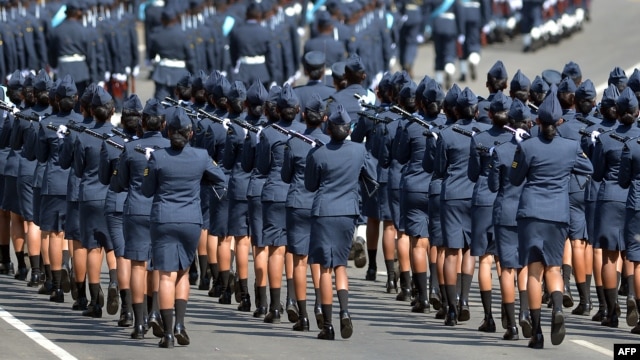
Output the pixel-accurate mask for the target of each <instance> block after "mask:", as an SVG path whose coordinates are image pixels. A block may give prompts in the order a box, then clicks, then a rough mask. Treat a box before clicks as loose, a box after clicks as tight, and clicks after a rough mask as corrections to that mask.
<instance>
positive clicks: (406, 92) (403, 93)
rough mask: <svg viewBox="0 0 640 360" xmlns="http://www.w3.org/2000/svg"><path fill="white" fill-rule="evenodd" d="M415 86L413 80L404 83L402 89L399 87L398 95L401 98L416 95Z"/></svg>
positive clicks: (416, 86)
mask: <svg viewBox="0 0 640 360" xmlns="http://www.w3.org/2000/svg"><path fill="white" fill-rule="evenodd" d="M417 88H418V85H416V83H414V82H413V81H409V82H408V83H406V84H404V86H403V87H402V89H400V94H398V95H399V96H400V97H401V98H403V99H409V98H413V97H416V89H417Z"/></svg>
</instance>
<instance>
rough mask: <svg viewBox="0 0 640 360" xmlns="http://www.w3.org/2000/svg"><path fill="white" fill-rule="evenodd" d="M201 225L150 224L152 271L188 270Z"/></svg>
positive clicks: (198, 238) (195, 248) (193, 256)
mask: <svg viewBox="0 0 640 360" xmlns="http://www.w3.org/2000/svg"><path fill="white" fill-rule="evenodd" d="M201 230H202V225H201V224H192V223H156V222H152V223H151V228H150V232H151V239H152V241H151V254H152V255H151V263H152V265H153V269H154V270H160V271H179V270H186V269H188V268H189V266H190V265H191V263H192V262H193V259H194V258H195V254H196V250H197V249H198V242H199V241H200V232H201Z"/></svg>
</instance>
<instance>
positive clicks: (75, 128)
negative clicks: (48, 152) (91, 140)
mask: <svg viewBox="0 0 640 360" xmlns="http://www.w3.org/2000/svg"><path fill="white" fill-rule="evenodd" d="M65 126H66V127H67V131H65V132H64V135H65V136H66V135H69V134H70V133H71V132H70V131H69V130H73V131H75V132H79V133H82V132H83V133H85V134H88V135H91V136H93V137H95V138H98V139H100V140H106V139H108V138H110V137H111V135H109V134H100V133H98V132H95V131H93V130H91V129H87V128H86V127H85V126H82V125H78V124H77V123H76V122H75V121H71V122H69V123H68V124H67V125H65ZM47 129H51V130H53V131H55V132H57V131H58V130H59V126H55V125H53V124H52V123H49V124H47Z"/></svg>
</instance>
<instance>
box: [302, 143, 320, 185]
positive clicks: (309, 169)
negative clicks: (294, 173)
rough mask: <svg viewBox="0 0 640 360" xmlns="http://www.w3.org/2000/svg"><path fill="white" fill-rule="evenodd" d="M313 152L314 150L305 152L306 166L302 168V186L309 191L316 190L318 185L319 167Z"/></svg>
mask: <svg viewBox="0 0 640 360" xmlns="http://www.w3.org/2000/svg"><path fill="white" fill-rule="evenodd" d="M315 153H316V151H315V150H311V151H309V154H307V166H305V168H304V187H305V188H306V189H307V191H311V192H314V191H316V190H318V188H319V187H320V173H321V169H320V167H319V166H318V165H317V164H316V159H315V156H314V154H315Z"/></svg>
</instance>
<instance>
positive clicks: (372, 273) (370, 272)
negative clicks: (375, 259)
mask: <svg viewBox="0 0 640 360" xmlns="http://www.w3.org/2000/svg"><path fill="white" fill-rule="evenodd" d="M376 275H378V269H374V268H368V269H367V274H366V275H365V276H364V279H365V280H367V281H376Z"/></svg>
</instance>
